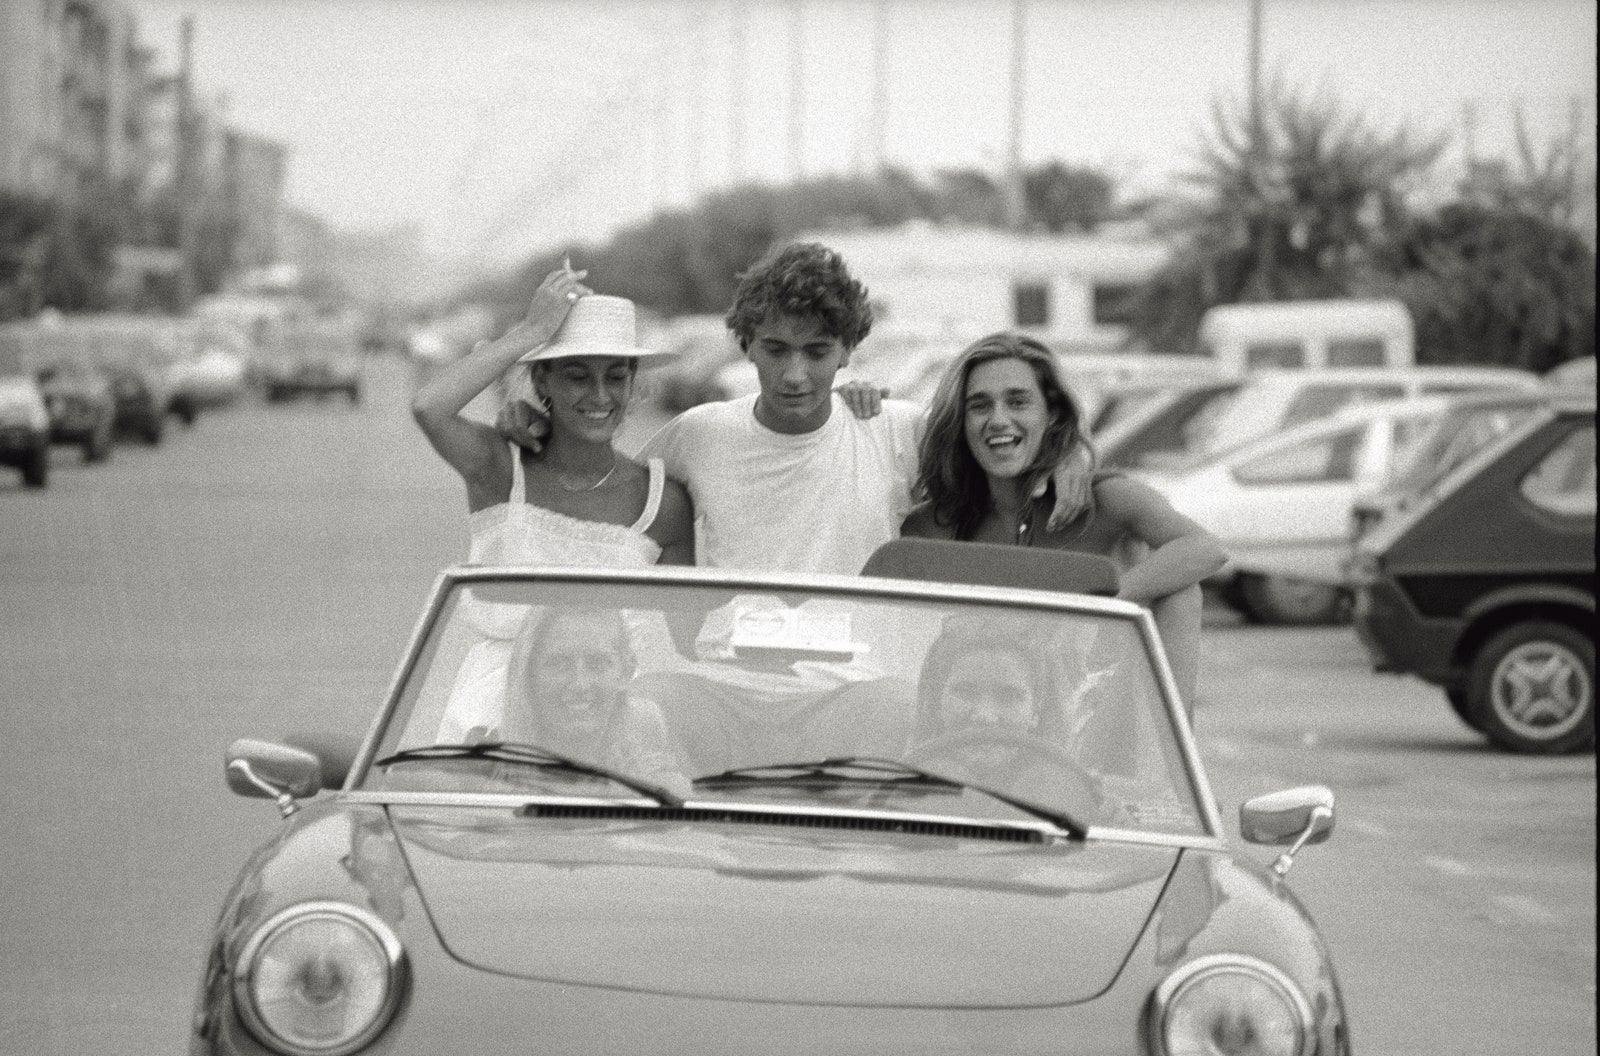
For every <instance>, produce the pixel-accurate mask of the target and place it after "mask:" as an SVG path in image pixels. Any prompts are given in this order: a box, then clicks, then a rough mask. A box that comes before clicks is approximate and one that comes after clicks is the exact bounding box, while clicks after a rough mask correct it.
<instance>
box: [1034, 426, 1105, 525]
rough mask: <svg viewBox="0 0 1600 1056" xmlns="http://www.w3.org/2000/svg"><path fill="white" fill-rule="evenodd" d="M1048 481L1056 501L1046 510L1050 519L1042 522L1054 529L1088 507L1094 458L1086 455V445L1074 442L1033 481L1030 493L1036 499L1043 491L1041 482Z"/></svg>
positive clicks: (1087, 453) (1069, 521) (1044, 483)
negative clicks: (1041, 477)
mask: <svg viewBox="0 0 1600 1056" xmlns="http://www.w3.org/2000/svg"><path fill="white" fill-rule="evenodd" d="M1051 481H1054V482H1055V486H1056V504H1055V506H1054V507H1052V508H1051V510H1050V519H1049V520H1048V521H1046V522H1045V528H1046V530H1048V531H1052V532H1055V531H1060V530H1061V529H1062V528H1064V527H1066V526H1067V525H1068V524H1071V523H1072V522H1073V521H1074V520H1076V519H1077V518H1078V517H1080V516H1082V515H1083V513H1084V511H1086V510H1087V509H1088V508H1089V504H1090V502H1091V500H1092V489H1093V487H1094V460H1093V458H1091V457H1090V455H1089V448H1088V447H1087V446H1085V445H1083V444H1077V445H1074V446H1073V448H1072V449H1071V450H1070V451H1068V452H1067V453H1066V454H1065V455H1064V456H1062V459H1061V461H1060V462H1058V463H1057V464H1056V468H1055V469H1053V470H1051V471H1050V476H1048V477H1046V478H1045V479H1043V480H1041V481H1039V483H1038V484H1036V485H1034V489H1033V497H1034V498H1036V499H1037V498H1038V497H1039V496H1041V495H1043V494H1044V491H1045V486H1046V485H1047V484H1049V483H1050V482H1051Z"/></svg>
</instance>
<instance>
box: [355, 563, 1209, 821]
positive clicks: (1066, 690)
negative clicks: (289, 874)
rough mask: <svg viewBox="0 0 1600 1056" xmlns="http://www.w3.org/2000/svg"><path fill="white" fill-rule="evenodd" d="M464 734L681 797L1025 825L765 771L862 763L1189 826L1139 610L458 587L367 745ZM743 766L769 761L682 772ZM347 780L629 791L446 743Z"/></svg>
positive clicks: (603, 588) (908, 785)
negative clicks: (458, 751) (506, 764)
mask: <svg viewBox="0 0 1600 1056" xmlns="http://www.w3.org/2000/svg"><path fill="white" fill-rule="evenodd" d="M482 741H492V742H497V741H511V742H519V743H529V744H538V745H540V746H542V747H544V748H547V749H548V750H550V751H553V752H557V753H560V754H561V755H563V756H567V757H569V758H571V759H574V760H580V761H583V762H586V763H590V764H593V765H594V766H596V767H600V768H603V769H609V770H611V771H613V772H615V773H616V774H621V775H626V776H628V777H630V778H632V779H635V780H637V781H640V782H647V783H649V784H652V785H656V786H659V787H662V788H667V789H672V790H674V791H676V792H679V793H687V795H688V796H689V797H690V798H691V799H693V800H710V801H715V800H718V799H722V800H724V801H729V802H733V801H737V802H740V803H746V804H749V803H758V804H759V803H762V802H769V803H774V804H782V805H785V806H787V807H791V808H792V807H794V806H837V807H854V808H871V809H884V810H910V811H917V812H919V813H938V814H947V815H959V816H963V817H977V818H987V817H993V818H1002V819H1005V820H1007V821H1016V820H1019V819H1022V818H1025V815H1024V814H1022V813H1020V812H1018V811H1016V810H1014V809H1013V808H1012V807H1010V806H1008V805H1006V804H1003V803H1000V802H998V801H996V800H995V799H993V797H984V796H982V795H981V794H978V793H976V792H973V791H972V790H964V789H960V788H954V787H952V786H950V785H948V784H944V783H940V782H905V781H898V782H897V781H894V780H889V779H888V777H887V776H886V777H885V779H884V780H882V781H878V780H874V779H873V776H872V774H871V772H870V771H864V772H863V774H858V775H853V779H852V780H848V781H838V780H835V781H818V780H816V779H815V773H814V772H812V777H811V779H810V780H805V779H802V775H803V774H804V773H806V771H803V770H801V771H794V770H792V769H791V770H789V771H785V770H783V769H782V764H794V763H799V762H804V761H819V760H826V759H838V758H843V757H871V758H876V759H884V760H892V761H897V762H901V763H905V764H908V765H910V766H915V767H920V768H922V769H926V770H929V771H931V772H933V773H935V774H939V775H941V776H946V777H950V778H952V779H954V780H955V781H959V782H964V783H967V784H971V785H975V786H983V787H987V788H990V789H993V790H995V791H998V792H1001V793H1004V794H1005V795H1009V796H1012V797H1014V798H1016V799H1017V800H1020V801H1025V802H1027V803H1032V804H1037V805H1039V806H1042V807H1046V808H1050V809H1054V810H1058V811H1060V812H1062V813H1064V814H1068V815H1070V816H1072V817H1074V818H1077V819H1082V820H1083V821H1085V822H1087V823H1088V824H1090V825H1095V826H1101V827H1117V828H1136V829H1137V828H1143V829H1149V830H1153V831H1161V832H1177V833H1199V832H1203V831H1204V830H1203V827H1202V823H1201V821H1200V818H1199V812H1198V811H1197V809H1196V806H1195V799H1194V792H1193V789H1192V784H1191V781H1190V779H1189V776H1188V773H1187V770H1186V767H1185V764H1184V762H1183V759H1182V757H1181V754H1180V752H1179V750H1178V747H1177V741H1176V736H1175V734H1174V731H1173V728H1172V725H1171V720H1170V718H1169V714H1168V711H1167V708H1166V704H1165V702H1164V700H1163V698H1162V696H1161V695H1160V692H1159V689H1158V682H1157V677H1156V673H1155V670H1154V668H1153V666H1152V663H1151V659H1150V654H1149V653H1148V651H1147V649H1146V647H1145V644H1144V642H1143V639H1142V638H1141V636H1140V635H1139V632H1138V628H1137V625H1136V624H1135V623H1134V622H1133V621H1131V620H1128V619H1125V618H1120V617H1110V616H1104V615H1098V614H1090V613H1081V612H1071V611H1065V610H1063V611H1034V610H1016V609H1009V608H1004V607H1000V606H992V605H990V606H985V605H978V604H967V605H958V604H952V603H939V602H928V601H921V600H917V601H908V600H899V599H886V598H882V597H875V596H871V595H852V594H850V593H848V592H842V591H838V592H820V591H819V592H809V593H806V592H796V591H788V592H784V593H782V594H779V593H741V592H737V591H734V590H732V589H729V588H722V589H714V588H708V587H700V586H689V585H681V584H679V585H670V586H663V585H648V586H640V585H637V584H627V585H623V584H606V583H582V584H579V583H549V582H545V583H538V584H534V583H526V582H524V583H511V582H507V583H503V584H502V583H496V584H493V585H484V584H479V585H476V586H473V587H468V588H458V589H457V590H456V591H455V593H454V594H453V596H452V597H451V599H450V600H449V601H448V602H447V604H446V606H445V608H444V610H443V613H442V615H441V618H440V620H439V621H438V623H437V624H436V625H435V627H434V629H433V633H432V634H431V635H430V637H429V639H428V641H427V642H426V643H425V647H424V649H423V653H422V656H421V660H420V663H419V664H418V666H417V667H416V668H415V669H414V670H413V671H412V672H411V675H410V677H409V680H408V683H407V685H406V687H405V689H404V692H403V694H402V699H401V701H400V706H399V709H398V710H397V713H396V715H395V718H394V721H393V723H392V725H391V728H390V729H389V730H388V731H387V734H386V736H385V738H384V740H383V742H382V744H381V745H380V750H379V754H380V756H382V755H388V754H390V753H393V752H396V751H402V750H405V749H409V748H416V747H420V746H426V745H434V744H440V743H444V744H452V743H475V742H482ZM751 767H776V768H778V769H776V770H775V771H774V772H773V773H772V774H769V775H766V776H763V777H762V778H761V779H760V780H747V781H740V782H736V783H728V782H720V783H719V782H705V783H703V784H702V785H700V786H695V785H694V784H693V782H694V781H695V779H697V778H702V777H707V776H709V775H714V774H722V773H725V772H727V771H730V770H736V769H742V768H751ZM890 773H892V769H889V768H886V770H885V774H886V775H888V774H890ZM365 782H366V785H367V787H381V788H385V789H415V790H433V789H451V790H457V791H479V792H497V791H498V792H524V791H528V790H529V789H530V787H531V788H535V789H536V790H537V791H538V792H540V793H541V794H555V795H560V794H573V795H584V796H609V797H615V798H625V797H628V796H630V795H631V794H632V793H630V791H629V789H628V788H627V787H625V786H623V785H622V784H620V783H618V782H613V781H608V780H607V779H606V778H605V777H604V776H603V775H600V774H593V773H583V772H576V771H575V772H549V771H545V772H538V773H536V774H534V775H532V776H530V775H529V774H528V773H527V771H526V768H524V769H523V771H522V772H521V773H520V774H519V773H518V772H517V771H516V770H515V769H514V768H512V769H508V768H503V767H502V768H494V767H489V766H485V765H478V764H476V763H474V762H473V761H472V760H470V759H463V758H461V757H459V756H457V757H453V758H440V759H428V760H423V761H422V762H421V763H413V764H412V765H408V766H405V767H395V768H391V769H390V770H389V771H388V772H374V773H371V774H368V775H367V776H366V778H365ZM691 789H692V791H690V790H691Z"/></svg>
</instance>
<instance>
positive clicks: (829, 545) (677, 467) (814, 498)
mask: <svg viewBox="0 0 1600 1056" xmlns="http://www.w3.org/2000/svg"><path fill="white" fill-rule="evenodd" d="M727 323H728V329H730V330H732V331H733V333H734V335H735V337H737V338H738V340H739V347H740V348H741V349H742V350H743V351H744V353H745V355H746V356H748V357H749V359H750V361H751V362H752V363H753V364H754V365H755V368H756V375H757V377H758V379H759V381H760V391H759V392H757V393H756V394H755V395H753V396H746V397H743V398H741V399H735V400H729V401H726V402H722V403H708V404H702V405H701V406H699V407H693V408H690V409H689V410H687V411H685V412H684V413H683V414H681V415H679V416H678V417H677V418H675V419H673V420H672V421H670V422H668V423H667V424H666V425H665V426H663V427H662V428H661V430H660V432H658V433H657V434H656V435H655V436H654V437H653V438H652V439H651V440H650V441H649V443H647V444H646V445H645V447H644V450H643V451H642V452H640V455H639V458H640V459H641V460H645V459H649V458H660V459H662V460H663V461H664V462H665V464H666V470H667V475H668V476H670V477H673V478H675V479H677V480H679V481H682V482H683V484H684V485H685V486H686V487H687V488H688V490H689V495H690V497H691V498H692V499H693V500H694V509H695V511H696V517H697V527H698V529H699V532H698V534H699V539H698V541H697V546H696V555H697V557H698V562H699V563H700V564H702V565H710V566H716V567H724V568H744V569H760V570H774V571H792V572H831V573H838V574H843V575H854V574H856V573H859V572H860V571H861V566H862V565H863V564H865V563H866V560H867V558H868V557H869V556H870V555H871V554H872V552H873V551H874V550H876V549H877V548H878V547H879V546H881V545H882V544H883V543H885V542H888V541H889V540H890V539H894V538H896V537H898V535H899V532H900V523H901V521H903V520H904V519H905V516H906V514H907V513H909V512H910V510H911V506H912V485H913V483H914V482H915V480H916V476H917V439H918V433H919V431H920V429H921V426H922V419H923V411H922V409H921V408H920V407H918V406H916V405H915V404H912V403H907V402H905V401H901V400H883V401H882V402H881V406H879V407H878V408H877V410H876V413H874V409H873V407H872V406H870V405H871V404H874V403H876V402H877V401H876V400H871V399H869V400H866V401H863V402H865V403H866V404H868V405H869V406H866V407H863V409H862V413H861V415H860V416H858V415H857V414H856V413H853V412H852V411H851V409H850V406H849V405H848V404H847V403H846V402H845V399H844V397H842V396H841V395H839V394H838V393H835V392H834V388H833V384H834V375H835V374H836V373H838V371H839V370H840V368H842V367H844V366H847V365H848V364H849V362H850V354H851V353H852V352H853V351H854V350H855V348H856V346H857V345H859V344H860V343H861V341H862V339H863V338H865V337H866V336H867V334H868V332H869V331H870V330H871V329H872V309H871V306H870V305H869V304H868V302H867V289H866V287H865V286H863V285H862V284H861V283H860V282H858V281H856V280H855V279H854V278H852V277H851V275H850V273H849V271H848V269H847V268H846V267H845V264H844V260H843V259H842V258H841V257H840V256H839V254H838V253H836V252H834V251H833V250H831V249H829V248H827V247H826V246H823V245H821V244H819V243H815V242H804V243H791V244H789V245H786V246H783V247H782V248H780V249H778V250H776V251H775V252H773V253H770V254H769V255H768V256H766V257H765V258H763V259H762V260H761V261H760V262H759V263H757V264H756V265H755V266H754V267H752V268H751V269H750V270H749V271H748V272H746V273H745V275H744V276H743V278H742V279H741V281H740V283H739V287H738V290H737V292H736V293H735V294H734V303H733V308H732V310H730V311H729V312H728V317H727ZM519 417H521V418H523V419H525V418H526V417H527V411H526V410H523V411H520V412H517V411H513V412H512V413H511V414H510V415H509V416H505V415H503V416H502V421H503V424H504V429H505V431H506V432H507V434H508V435H509V436H510V437H511V438H512V439H516V440H519V441H521V442H524V443H526V442H527V441H528V439H530V436H529V434H528V433H527V432H526V430H525V429H524V428H520V427H519V426H518V424H517V422H518V418H519ZM1088 478H1089V465H1088V459H1087V458H1086V457H1085V456H1084V453H1081V452H1080V453H1075V454H1074V455H1073V456H1070V457H1069V458H1068V460H1067V461H1066V462H1065V463H1064V464H1063V466H1062V467H1061V468H1060V469H1058V471H1057V474H1056V480H1057V494H1058V495H1060V496H1065V498H1060V499H1058V501H1057V504H1056V509H1055V511H1054V513H1053V514H1052V517H1051V520H1052V522H1054V521H1056V520H1057V519H1058V518H1062V517H1064V515H1065V514H1067V513H1070V512H1075V511H1076V509H1077V507H1078V506H1079V505H1081V499H1082V496H1083V493H1084V492H1085V491H1086V489H1087V484H1088Z"/></svg>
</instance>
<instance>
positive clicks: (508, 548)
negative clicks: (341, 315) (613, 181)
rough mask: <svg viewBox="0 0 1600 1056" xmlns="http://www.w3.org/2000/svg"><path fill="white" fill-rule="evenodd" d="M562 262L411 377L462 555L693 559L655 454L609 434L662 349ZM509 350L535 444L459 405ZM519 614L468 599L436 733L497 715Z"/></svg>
mask: <svg viewBox="0 0 1600 1056" xmlns="http://www.w3.org/2000/svg"><path fill="white" fill-rule="evenodd" d="M586 274H587V273H586V272H581V271H579V272H575V271H573V270H572V268H571V267H570V265H564V266H563V267H561V268H559V269H557V270H556V271H553V272H551V273H550V274H549V275H548V276H547V277H546V278H545V280H544V281H543V282H542V283H540V284H539V288H538V289H537V290H535V291H534V294H533V299H532V301H531V303H530V304H529V307H528V313H527V316H526V317H525V318H524V319H523V320H522V321H521V322H519V323H518V324H517V325H516V326H513V327H512V328H511V329H510V330H508V331H507V332H506V333H505V334H504V335H503V336H501V337H500V338H499V339H497V340H495V341H492V342H488V343H486V344H480V345H479V346H478V347H476V348H474V349H473V350H472V352H470V353H469V354H468V355H466V356H464V357H462V358H461V359H459V360H457V361H455V362H454V363H451V364H449V365H448V366H446V367H444V368H443V369H441V370H440V371H439V372H438V373H437V374H435V375H434V376H433V377H432V378H431V379H429V381H428V382H427V383H426V384H425V385H423V386H422V387H421V388H419V389H418V390H417V394H416V396H415V397H414V398H413V399H412V403H411V412H412V415H413V416H414V417H415V418H416V420H417V424H418V425H420V426H421V427H422V431H423V433H424V434H425V435H426V436H427V437H428V441H429V442H430V443H431V444H432V445H433V448H434V450H435V451H437V452H439V454H440V456H441V457H442V458H444V460H445V461H446V462H448V463H450V465H451V467H452V468H454V469H455V471H456V472H457V473H459V474H460V475H461V477H462V479H463V480H464V481H465V482H466V485H467V510H468V529H469V531H470V536H471V539H470V544H469V549H468V556H467V561H468V562H469V563H471V564H480V565H584V566H594V567H622V568H627V567H640V566H644V565H650V564H655V563H657V562H662V563H669V564H685V565H692V564H694V509H693V505H692V503H691V501H690V499H689V494H688V492H687V491H686V490H685V489H684V487H683V485H681V484H679V483H678V482H677V481H674V480H671V479H669V478H668V477H667V476H666V473H665V470H664V469H663V467H662V464H661V462H660V461H659V460H656V459H652V460H651V461H650V463H649V464H648V465H642V464H640V463H638V462H636V461H634V460H633V459H631V458H628V457H627V456H626V455H624V454H622V453H621V452H620V451H618V450H617V449H616V447H615V446H614V445H613V440H614V438H615V436H616V432H617V429H618V427H619V426H620V425H621V424H622V419H623V415H624V413H625V412H626V409H627V404H628V400H629V397H630V396H631V395H632V392H633V383H634V376H635V374H636V373H637V371H638V370H639V368H640V367H641V366H648V365H650V364H652V363H655V362H659V361H661V360H664V359H666V358H668V357H667V355H666V354H664V353H658V352H651V351H647V350H645V349H642V348H639V347H637V346H638V337H637V330H636V323H635V319H634V309H633V302H632V301H629V300H627V299H626V298H623V297H605V296H599V295H596V294H595V293H594V291H592V290H590V289H589V288H588V287H587V286H585V285H583V282H582V280H583V278H584V276H585V275H586ZM518 364H527V366H526V367H525V368H523V369H526V370H527V371H528V378H527V380H528V381H529V383H530V384H531V387H532V391H533V394H534V398H535V399H536V400H538V401H539V402H540V403H541V404H542V405H543V407H544V409H545V410H546V412H547V414H548V418H549V422H550V432H549V435H548V436H547V437H546V438H545V441H544V449H543V451H542V452H541V453H539V455H538V457H533V454H532V453H531V452H529V451H526V450H524V449H523V448H521V447H519V446H517V445H514V444H508V443H507V442H506V440H505V438H504V437H502V436H501V435H500V434H499V433H497V432H496V431H495V430H494V428H493V427H492V426H491V425H488V424H485V423H483V422H477V421H473V420H472V419H470V418H468V417H466V416H465V415H464V414H463V413H462V411H463V410H464V409H465V408H466V406H467V404H468V403H470V402H471V401H472V399H473V398H474V397H476V396H477V395H478V394H479V393H481V392H483V391H484V390H485V389H487V388H489V387H490V386H491V385H493V384H494V383H495V382H496V381H497V380H498V379H499V378H501V377H502V376H504V375H506V374H507V372H508V371H510V370H512V368H513V367H515V366H517V365H518ZM527 616H528V614H527V612H526V611H525V610H523V609H521V608H516V607H510V606H498V605H479V606H477V607H476V608H475V609H474V611H473V617H474V622H475V623H476V624H477V626H478V628H479V630H480V631H481V632H482V634H483V640H482V641H481V642H479V643H478V644H477V645H476V646H474V647H473V648H472V650H471V651H470V652H469V654H468V656H467V658H466V660H465V662H464V663H463V665H462V668H461V670H460V672H459V673H458V675H457V678H456V685H455V690H454V691H453V692H452V693H451V699H450V704H449V706H448V710H447V713H446V715H445V720H444V723H443V725H442V726H441V728H440V739H441V740H445V741H458V740H461V739H462V738H463V737H465V736H466V735H467V734H468V732H469V731H470V730H472V729H473V728H475V727H484V728H494V727H496V726H498V724H499V717H500V711H501V707H502V703H501V698H502V696H503V690H504V686H505V679H506V668H507V665H508V663H509V661H510V653H511V642H512V640H513V639H514V638H515V636H516V634H517V631H518V628H519V627H520V626H521V625H522V623H523V620H524V619H525V618H526V617H527Z"/></svg>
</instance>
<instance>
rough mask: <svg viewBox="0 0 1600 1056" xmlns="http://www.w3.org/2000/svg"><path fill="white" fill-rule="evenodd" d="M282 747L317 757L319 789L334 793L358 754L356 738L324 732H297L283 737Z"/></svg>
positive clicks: (358, 747)
mask: <svg viewBox="0 0 1600 1056" xmlns="http://www.w3.org/2000/svg"><path fill="white" fill-rule="evenodd" d="M283 743H284V744H286V745H289V746H290V747H293V748H300V749H303V750H304V751H307V752H310V753H311V754H312V755H315V756H316V757H317V762H318V763H319V764H321V770H322V787H323V788H325V789H328V790H329V791H337V790H339V789H341V788H343V787H344V782H345V778H347V777H348V776H349V775H350V769H351V767H353V766H355V762H356V753H357V752H359V751H360V750H361V737H360V735H359V734H357V735H350V734H341V733H330V732H328V731H326V730H296V731H293V732H290V733H286V734H284V737H283Z"/></svg>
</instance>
